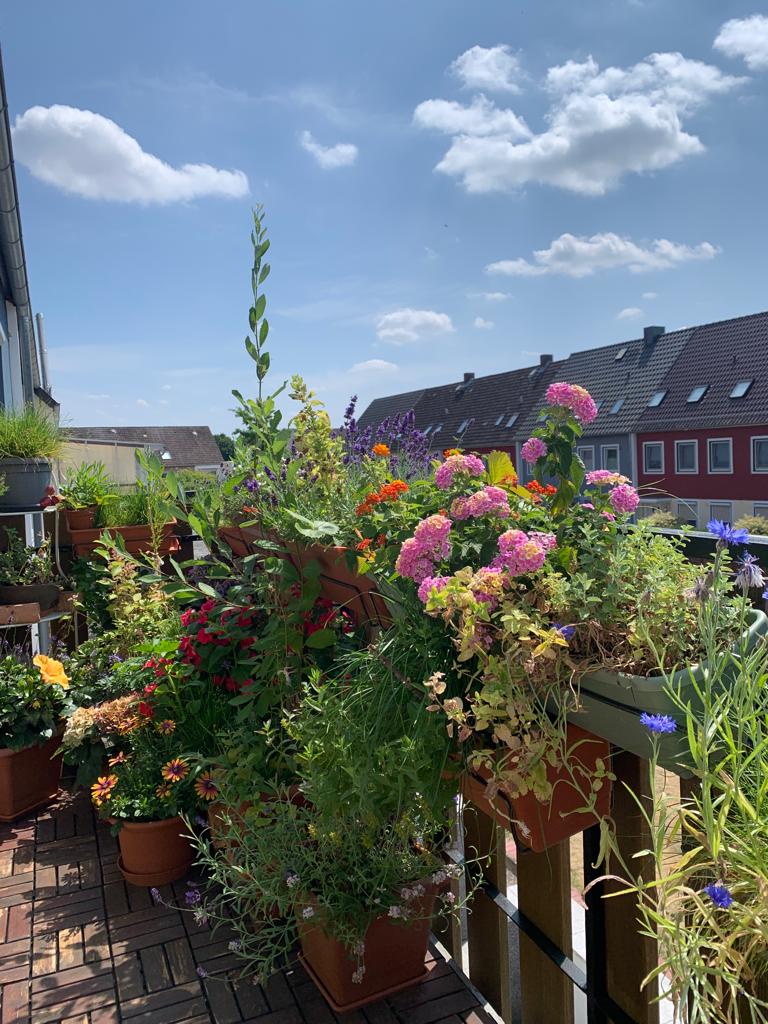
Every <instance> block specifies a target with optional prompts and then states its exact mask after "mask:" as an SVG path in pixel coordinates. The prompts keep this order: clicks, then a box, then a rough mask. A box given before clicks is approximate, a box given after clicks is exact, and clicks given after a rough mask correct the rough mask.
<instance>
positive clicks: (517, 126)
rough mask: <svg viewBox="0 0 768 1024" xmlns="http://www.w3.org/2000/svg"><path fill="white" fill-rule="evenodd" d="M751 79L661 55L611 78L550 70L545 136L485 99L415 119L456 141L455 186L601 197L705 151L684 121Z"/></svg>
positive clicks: (447, 166) (452, 153)
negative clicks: (532, 188) (537, 188)
mask: <svg viewBox="0 0 768 1024" xmlns="http://www.w3.org/2000/svg"><path fill="white" fill-rule="evenodd" d="M469 52H471V51H469ZM743 81H744V79H743V78H737V77H734V76H731V75H726V74H724V73H723V72H722V71H720V70H719V68H716V67H714V66H713V65H710V64H705V63H704V62H702V61H696V60H688V59H687V58H685V57H683V56H682V54H680V53H653V54H651V55H650V56H649V57H647V58H646V59H645V60H643V61H640V62H639V63H637V64H635V65H632V66H630V67H627V68H615V67H609V68H606V69H605V70H603V71H601V70H600V68H599V66H598V64H597V63H596V61H594V60H593V59H592V57H589V58H588V59H587V60H586V61H583V62H581V63H577V62H575V61H568V62H567V63H566V64H563V65H560V66H557V67H552V68H550V69H549V71H548V72H547V76H546V80H545V86H546V89H547V91H548V93H549V95H550V107H549V109H548V110H547V112H546V113H545V117H544V119H545V122H546V127H545V128H544V129H543V130H542V131H541V132H540V133H538V134H535V133H534V134H530V130H529V129H528V126H527V125H526V124H525V122H524V121H523V120H522V119H521V118H519V117H518V116H517V115H516V114H515V113H514V112H513V111H511V110H505V109H502V108H498V107H496V106H495V105H494V104H492V103H490V101H488V100H486V99H485V97H483V96H480V97H476V98H475V99H474V100H473V101H472V103H471V104H470V105H469V106H462V105H461V104H458V103H452V102H450V101H447V100H439V99H432V100H427V101H426V103H421V104H419V106H418V107H417V108H416V110H415V113H414V118H415V121H416V123H417V124H419V125H421V126H424V127H429V128H437V129H439V130H440V131H448V132H450V133H451V134H452V135H453V138H452V141H451V144H450V146H449V148H448V150H447V151H446V153H445V154H444V156H443V157H442V159H441V160H440V161H439V163H438V164H437V166H436V170H438V171H440V172H441V173H443V174H447V175H449V176H451V177H454V178H457V179H458V180H459V181H460V182H461V183H462V185H463V186H464V188H465V189H466V190H467V191H468V192H504V191H512V190H515V189H518V188H521V187H522V186H524V185H526V184H528V183H530V182H536V183H539V184H546V185H552V186H555V187H557V188H563V189H567V190H569V191H572V192H578V193H581V194H583V195H602V194H603V193H605V192H607V191H608V190H609V189H611V188H614V187H616V186H617V185H618V184H619V182H620V181H621V179H622V177H623V176H624V175H626V174H629V173H642V172H646V171H656V170H660V169H662V168H665V167H669V166H671V165H672V164H674V163H677V162H678V161H679V160H682V159H683V158H685V157H687V156H692V155H695V154H698V153H702V152H703V151H704V145H703V143H702V142H701V140H700V139H699V138H698V137H697V136H695V135H693V134H690V133H688V132H686V131H685V130H684V122H685V120H686V119H687V118H688V116H689V115H691V114H692V113H693V112H694V111H695V110H696V109H698V108H699V107H701V106H702V105H704V104H705V103H707V102H708V101H709V100H711V98H712V97H714V96H716V95H719V94H723V93H727V92H729V91H730V90H732V89H735V88H736V87H737V86H738V85H739V84H740V83H741V82H743ZM523 131H525V132H527V133H528V135H527V136H526V135H523V134H522V133H523Z"/></svg>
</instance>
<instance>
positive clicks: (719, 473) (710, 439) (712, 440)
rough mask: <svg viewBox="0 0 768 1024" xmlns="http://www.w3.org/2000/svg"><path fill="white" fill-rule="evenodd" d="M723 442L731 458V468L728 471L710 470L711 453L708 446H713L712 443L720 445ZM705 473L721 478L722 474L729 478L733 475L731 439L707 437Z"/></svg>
mask: <svg viewBox="0 0 768 1024" xmlns="http://www.w3.org/2000/svg"><path fill="white" fill-rule="evenodd" d="M723 442H727V444H728V451H729V453H730V456H731V458H730V463H731V468H730V469H712V452H711V449H710V445H711V444H713V443H716V444H722V443H723ZM707 472H708V473H710V474H712V475H716V476H723V475H724V474H725V475H729V476H730V475H733V438H732V437H708V438H707Z"/></svg>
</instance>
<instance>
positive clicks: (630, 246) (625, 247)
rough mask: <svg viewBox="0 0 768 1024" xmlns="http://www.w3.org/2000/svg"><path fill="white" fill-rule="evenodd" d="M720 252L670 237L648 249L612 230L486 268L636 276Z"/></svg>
mask: <svg viewBox="0 0 768 1024" xmlns="http://www.w3.org/2000/svg"><path fill="white" fill-rule="evenodd" d="M719 251H720V250H719V249H718V248H717V247H716V246H714V245H712V244H711V243H709V242H701V243H700V244H699V245H694V246H690V245H680V244H679V243H677V242H670V241H669V239H667V238H657V239H655V240H654V241H652V242H650V243H649V244H648V245H646V246H642V245H638V244H637V243H636V242H633V241H632V240H631V239H630V238H622V236H621V235H616V234H614V233H613V232H612V231H608V232H605V233H604V234H600V235H592V237H591V238H587V237H585V236H579V235H571V234H567V233H566V234H563V235H560V237H559V238H556V239H554V241H553V242H552V243H551V244H550V246H549V248H548V249H537V250H535V252H534V254H533V261H532V262H529V261H528V260H524V259H522V258H517V259H514V260H498V261H497V262H496V263H489V264H488V266H487V267H486V268H485V269H486V272H487V273H489V274H506V275H507V276H509V277H541V276H543V275H544V274H566V275H567V276H568V277H588V276H589V275H590V274H594V273H595V271H598V270H615V269H619V268H625V269H627V270H630V271H631V272H632V273H633V274H639V273H642V272H643V271H646V270H667V269H668V268H670V267H674V266H677V265H678V264H680V263H687V262H689V261H690V260H711V259H713V258H714V257H715V256H716V255H717V254H718V252H719Z"/></svg>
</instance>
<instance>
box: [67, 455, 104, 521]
mask: <svg viewBox="0 0 768 1024" xmlns="http://www.w3.org/2000/svg"><path fill="white" fill-rule="evenodd" d="M115 489H116V484H115V482H114V481H113V480H110V478H109V476H108V475H107V470H106V466H105V465H104V463H103V462H84V463H82V464H81V465H80V466H78V467H77V468H75V469H70V470H69V471H68V472H67V475H66V476H65V477H64V481H63V483H62V484H61V487H60V488H59V496H60V498H61V502H60V507H61V508H62V509H63V510H64V514H65V516H66V520H67V528H68V529H69V530H70V531H71V530H89V529H92V528H93V525H94V523H95V521H96V515H97V513H98V510H99V506H100V505H102V504H104V502H105V501H108V500H109V499H110V498H114V497H115V494H114V492H115Z"/></svg>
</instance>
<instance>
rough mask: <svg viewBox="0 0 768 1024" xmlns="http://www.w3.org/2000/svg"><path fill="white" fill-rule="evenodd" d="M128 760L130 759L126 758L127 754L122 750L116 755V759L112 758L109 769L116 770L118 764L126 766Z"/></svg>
mask: <svg viewBox="0 0 768 1024" xmlns="http://www.w3.org/2000/svg"><path fill="white" fill-rule="evenodd" d="M127 760H128V758H127V757H126V756H125V753H124V752H123V751H122V750H121V751H120V753H119V754H115V756H114V757H110V759H109V767H110V768H114V767H115V765H117V764H125V762H126V761H127Z"/></svg>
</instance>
